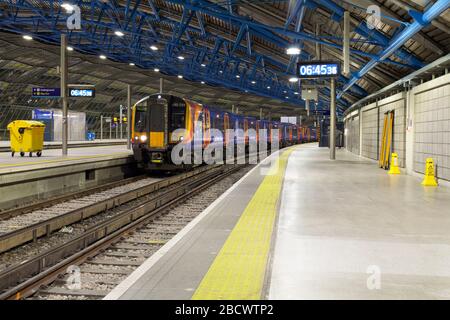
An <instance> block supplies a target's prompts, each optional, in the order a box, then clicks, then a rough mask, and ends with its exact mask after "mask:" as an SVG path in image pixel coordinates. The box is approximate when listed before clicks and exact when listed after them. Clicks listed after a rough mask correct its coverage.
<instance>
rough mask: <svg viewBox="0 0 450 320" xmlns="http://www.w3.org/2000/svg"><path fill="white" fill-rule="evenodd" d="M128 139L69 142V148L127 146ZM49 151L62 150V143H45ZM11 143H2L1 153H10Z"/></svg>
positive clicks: (0, 143) (0, 142) (0, 145)
mask: <svg viewBox="0 0 450 320" xmlns="http://www.w3.org/2000/svg"><path fill="white" fill-rule="evenodd" d="M126 143H127V140H126V139H103V140H92V141H88V140H84V141H69V142H68V145H69V148H84V147H99V146H116V145H125V144H126ZM47 149H61V141H44V150H47ZM10 150H11V149H10V142H9V141H5V140H2V141H0V152H10Z"/></svg>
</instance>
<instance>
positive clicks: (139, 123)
mask: <svg viewBox="0 0 450 320" xmlns="http://www.w3.org/2000/svg"><path fill="white" fill-rule="evenodd" d="M134 118H135V119H134V130H135V131H137V132H145V131H147V130H146V128H147V106H146V105H139V106H136V112H135V116H134Z"/></svg>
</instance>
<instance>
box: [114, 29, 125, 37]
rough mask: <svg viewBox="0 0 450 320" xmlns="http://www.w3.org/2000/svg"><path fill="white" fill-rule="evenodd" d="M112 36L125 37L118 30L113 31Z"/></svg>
mask: <svg viewBox="0 0 450 320" xmlns="http://www.w3.org/2000/svg"><path fill="white" fill-rule="evenodd" d="M114 34H115V35H116V36H118V37H123V36H124V35H125V33H123V32H122V31H119V30H117V31H115V32H114Z"/></svg>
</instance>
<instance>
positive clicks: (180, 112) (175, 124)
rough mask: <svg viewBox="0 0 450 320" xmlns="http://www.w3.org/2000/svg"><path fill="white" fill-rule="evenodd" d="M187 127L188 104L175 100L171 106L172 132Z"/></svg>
mask: <svg viewBox="0 0 450 320" xmlns="http://www.w3.org/2000/svg"><path fill="white" fill-rule="evenodd" d="M185 127H186V103H185V102H184V101H183V100H182V99H177V98H174V99H173V101H172V104H171V106H170V129H169V130H170V131H174V130H176V129H183V128H185Z"/></svg>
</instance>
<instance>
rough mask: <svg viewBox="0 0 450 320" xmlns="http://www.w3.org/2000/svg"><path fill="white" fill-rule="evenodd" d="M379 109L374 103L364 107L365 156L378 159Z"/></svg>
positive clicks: (363, 143) (363, 134) (363, 153)
mask: <svg viewBox="0 0 450 320" xmlns="http://www.w3.org/2000/svg"><path fill="white" fill-rule="evenodd" d="M377 140H378V109H377V108H376V104H375V103H373V104H371V105H368V106H367V107H365V108H363V109H362V152H361V155H362V156H363V157H367V158H370V159H374V160H376V159H378V143H377Z"/></svg>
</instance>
